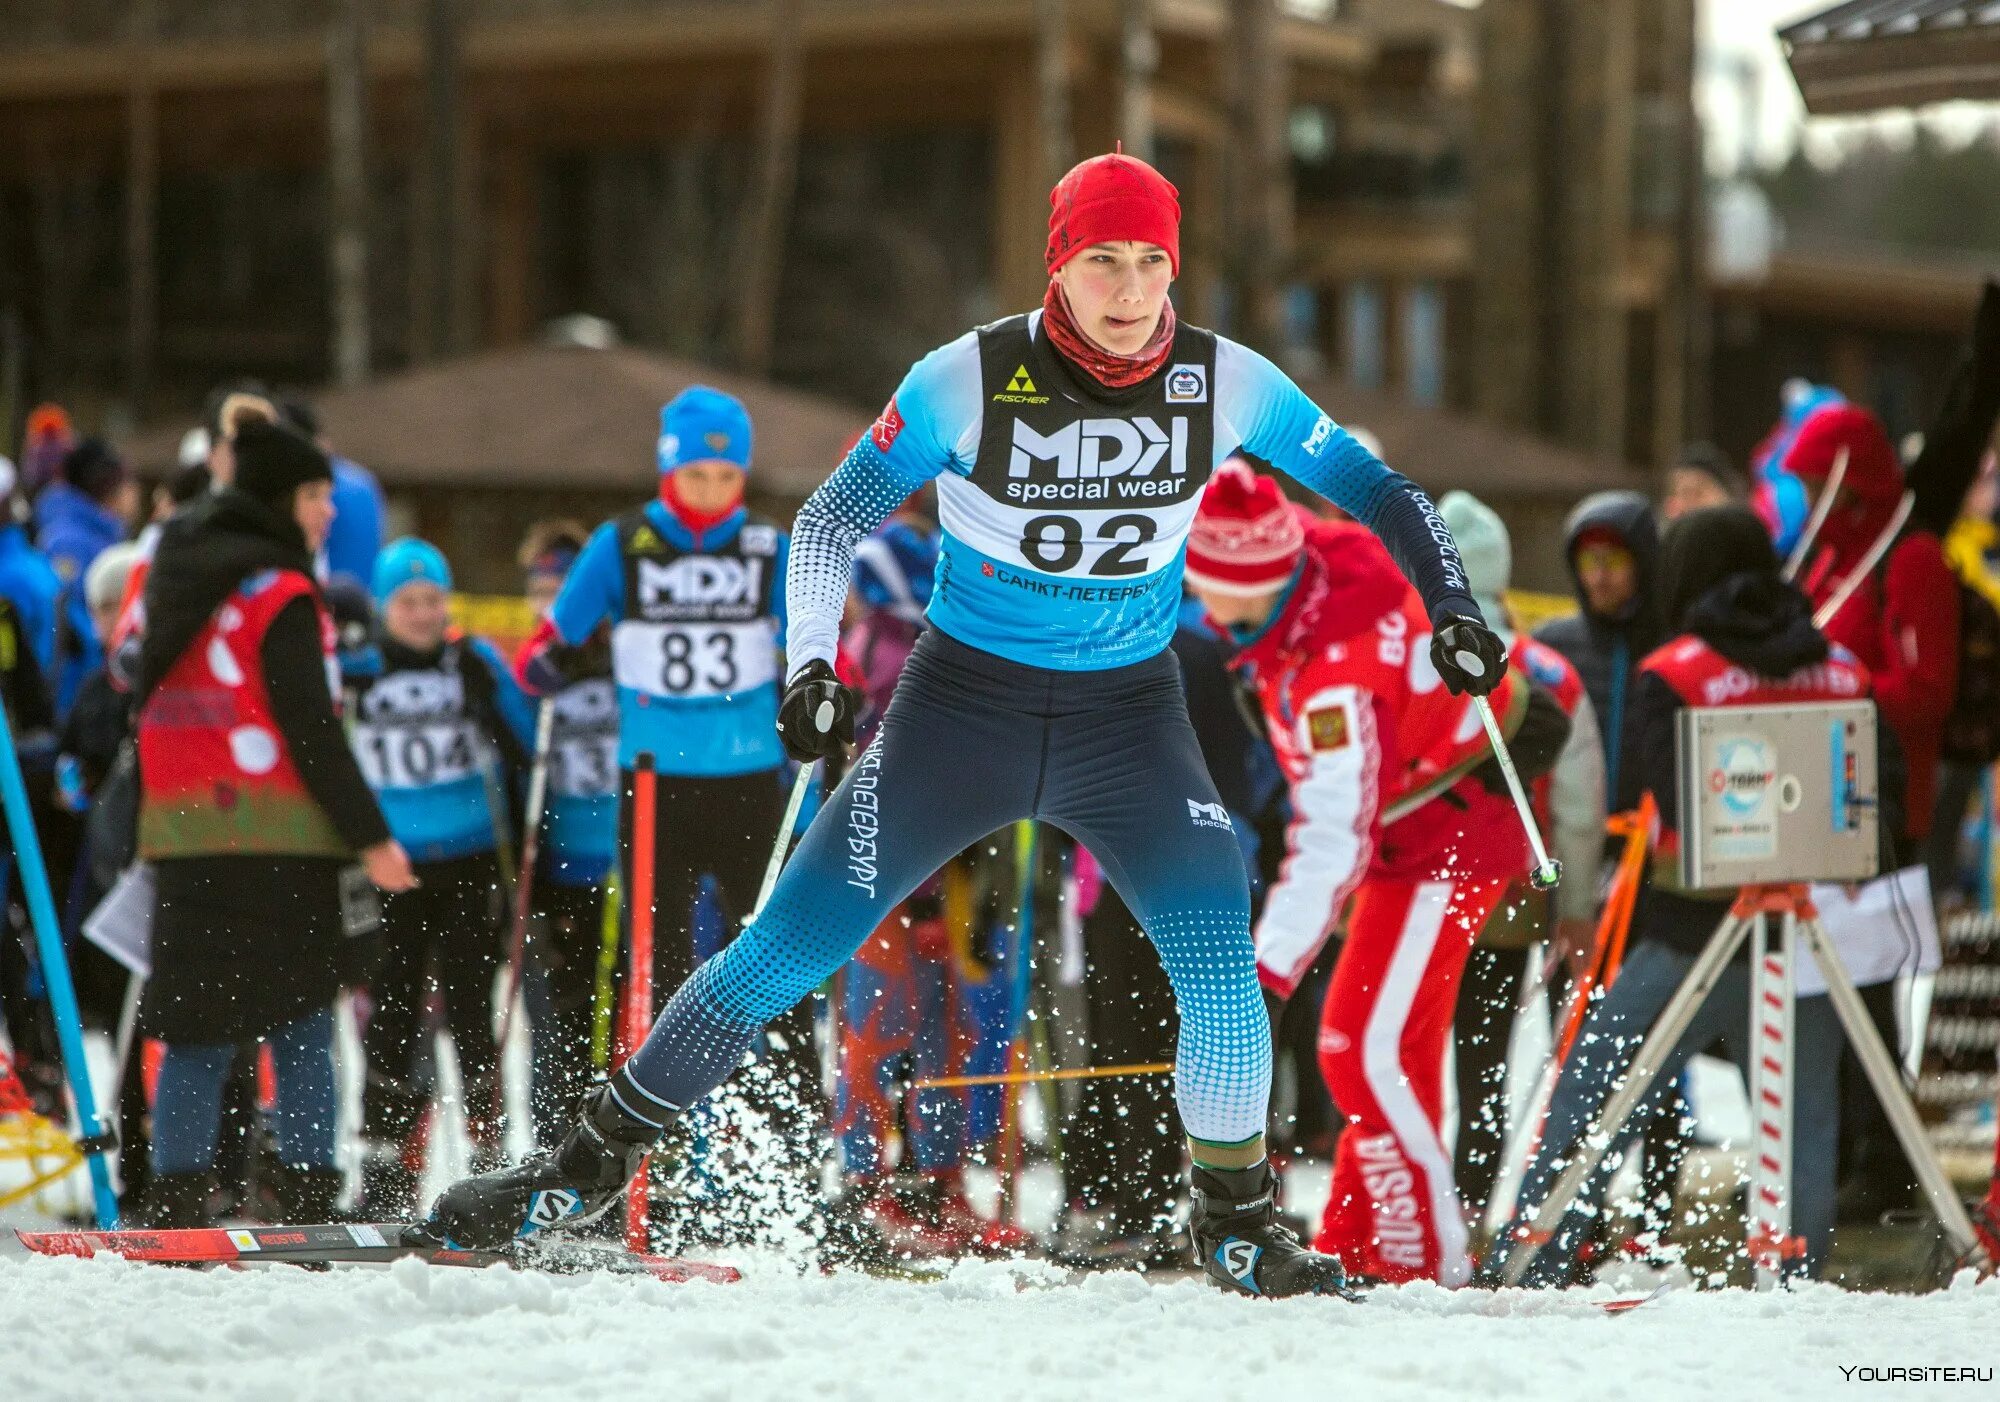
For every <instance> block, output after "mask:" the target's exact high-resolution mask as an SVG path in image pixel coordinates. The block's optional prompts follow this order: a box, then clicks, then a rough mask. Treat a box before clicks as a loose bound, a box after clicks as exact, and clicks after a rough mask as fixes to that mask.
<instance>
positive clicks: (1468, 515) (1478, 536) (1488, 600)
mask: <svg viewBox="0 0 2000 1402" xmlns="http://www.w3.org/2000/svg"><path fill="white" fill-rule="evenodd" d="M1437 505H1438V515H1440V516H1442V517H1444V523H1445V525H1446V526H1448V527H1450V528H1451V538H1452V539H1453V540H1455V541H1457V542H1458V554H1459V558H1460V559H1462V560H1464V561H1465V579H1466V583H1467V585H1468V587H1469V592H1470V593H1471V595H1472V599H1473V602H1474V603H1476V604H1478V605H1479V611H1480V612H1481V613H1483V614H1485V615H1486V625H1487V626H1488V627H1489V628H1492V629H1494V630H1495V631H1497V632H1505V631H1506V630H1507V605H1506V601H1505V598H1506V593H1507V586H1508V584H1509V583H1510V582H1511V580H1512V578H1513V574H1514V545H1513V541H1512V540H1511V539H1510V538H1509V537H1508V534H1507V523H1506V522H1505V521H1502V520H1501V519H1500V514H1499V513H1498V512H1496V511H1495V510H1494V509H1493V508H1492V507H1490V506H1488V505H1487V504H1486V503H1485V502H1483V501H1481V500H1480V499H1479V498H1478V497H1475V496H1474V495H1472V493H1470V492H1446V493H1445V494H1444V496H1443V498H1442V499H1440V500H1439V502H1438V504H1437Z"/></svg>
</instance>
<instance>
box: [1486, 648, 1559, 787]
mask: <svg viewBox="0 0 2000 1402" xmlns="http://www.w3.org/2000/svg"><path fill="white" fill-rule="evenodd" d="M1515 681H1516V682H1517V683H1518V682H1519V681H1520V678H1518V677H1517V678H1515ZM1569 730H1570V723H1569V714H1568V713H1567V712H1566V711H1564V710H1563V708H1562V703H1561V702H1560V701H1558V700H1556V698H1555V697H1554V696H1553V695H1551V694H1550V693H1549V692H1548V691H1547V690H1546V689H1544V688H1543V687H1539V686H1536V685H1534V684H1533V683H1532V682H1531V683H1529V685H1528V709H1527V713H1526V714H1525V715H1523V716H1522V717H1521V725H1520V728H1519V729H1518V730H1516V731H1515V732H1514V733H1513V734H1512V735H1510V736H1508V737H1507V757H1508V758H1509V759H1511V760H1513V761H1514V772H1515V773H1516V774H1518V775H1520V777H1521V782H1522V783H1524V784H1525V783H1528V782H1530V781H1531V780H1534V779H1539V778H1541V777H1542V776H1543V775H1544V774H1546V773H1548V772H1549V771H1550V770H1551V769H1554V768H1555V767H1556V761H1557V760H1558V759H1560V758H1562V751H1563V746H1564V745H1566V744H1568V743H1569ZM1472 777H1473V778H1475V779H1477V780H1478V781H1479V782H1480V783H1481V784H1483V785H1485V786H1486V791H1487V792H1488V793H1496V794H1502V795H1504V794H1506V793H1507V776H1506V775H1505V774H1502V773H1501V772H1500V761H1499V760H1497V759H1489V760H1487V761H1486V762H1485V763H1484V764H1482V765H1480V766H1479V767H1478V768H1477V769H1475V770H1473V771H1472Z"/></svg>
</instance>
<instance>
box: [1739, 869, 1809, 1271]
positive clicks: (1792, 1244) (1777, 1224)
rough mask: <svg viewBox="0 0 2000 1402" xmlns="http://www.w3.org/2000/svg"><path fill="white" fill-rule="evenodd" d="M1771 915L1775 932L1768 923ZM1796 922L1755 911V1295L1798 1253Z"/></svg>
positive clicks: (1788, 908)
mask: <svg viewBox="0 0 2000 1402" xmlns="http://www.w3.org/2000/svg"><path fill="white" fill-rule="evenodd" d="M1773 915H1777V916H1778V924H1777V929H1776V931H1775V936H1774V933H1773V931H1772V929H1771V917H1772V916H1773ZM1797 931H1798V916H1797V914H1796V912H1795V910H1794V908H1793V905H1792V903H1789V902H1787V903H1786V904H1785V906H1784V909H1783V911H1782V913H1780V912H1778V911H1774V910H1771V909H1770V908H1769V906H1768V905H1766V906H1765V907H1764V908H1763V909H1760V910H1759V911H1758V912H1757V916H1756V924H1755V926H1754V927H1753V928H1752V931H1751V945H1750V960H1751V962H1750V970H1751V977H1750V1048H1751V1051H1750V1122H1751V1124H1752V1126H1753V1128H1754V1133H1753V1134H1752V1136H1751V1145H1750V1220H1749V1224H1748V1226H1749V1251H1750V1261H1751V1265H1752V1266H1753V1267H1754V1268H1755V1270H1756V1273H1757V1288H1758V1289H1759V1290H1770V1289H1773V1288H1775V1287H1776V1286H1777V1285H1778V1284H1779V1283H1780V1282H1781V1281H1782V1280H1783V1279H1784V1274H1785V1262H1786V1260H1787V1259H1788V1258H1791V1257H1795V1256H1797V1255H1799V1254H1800V1253H1801V1250H1802V1245H1803V1244H1802V1243H1801V1242H1800V1241H1799V1240H1798V1238H1796V1237H1794V1236H1793V1235H1792V1202H1791V1194H1792V1080H1793V1075H1792V1072H1793V1066H1792V1053H1793V1050H1794V1048H1795V1047H1796V1045H1797V1042H1796V1040H1795V1038H1794V1037H1793V1022H1794V1016H1793V1014H1794V1006H1795V1001H1796V1000H1795V997H1794V993H1793V978H1794V972H1795V970H1794V967H1793V960H1794V958H1795V957H1796V956H1797V953H1798V940H1797V938H1796V936H1797Z"/></svg>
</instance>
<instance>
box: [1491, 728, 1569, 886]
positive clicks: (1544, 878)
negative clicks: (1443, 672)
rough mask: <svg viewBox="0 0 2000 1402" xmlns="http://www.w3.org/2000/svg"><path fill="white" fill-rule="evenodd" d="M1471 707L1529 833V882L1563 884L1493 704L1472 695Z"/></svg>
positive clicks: (1559, 864) (1558, 866)
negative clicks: (1531, 865)
mask: <svg viewBox="0 0 2000 1402" xmlns="http://www.w3.org/2000/svg"><path fill="white" fill-rule="evenodd" d="M1472 708H1473V709H1474V710H1475V711H1477V712H1479V723H1480V724H1481V725H1483V726H1485V727H1486V739H1487V741H1488V742H1489V743H1490V744H1491V745H1492V746H1493V757H1494V758H1495V759H1496V760H1498V761H1499V762H1500V772H1501V774H1503V775H1504V776H1506V779H1507V792H1508V793H1510V794H1512V795H1513V796H1514V811H1515V812H1516V813H1518V814H1520V816H1521V827H1522V828H1523V829H1524V830H1525V831H1526V832H1527V834H1528V849H1529V850H1530V851H1531V852H1533V853H1534V857H1535V867H1534V870H1533V871H1530V872H1529V873H1528V884H1529V885H1530V886H1533V887H1534V888H1535V889H1536V890H1537V891H1553V890H1555V888H1556V887H1558V886H1560V885H1562V877H1563V874H1562V863H1561V862H1558V861H1555V860H1553V859H1551V858H1550V856H1549V850H1548V848H1546V847H1544V846H1543V845H1542V830H1541V829H1540V828H1539V827H1537V826H1536V825H1535V814H1534V810H1533V809H1531V808H1529V806H1528V793H1527V790H1525V789H1523V788H1522V787H1521V776H1520V774H1518V773H1517V772H1516V771H1515V769H1514V757H1513V756H1512V755H1510V754H1508V753H1507V740H1506V737H1505V736H1503V735H1501V733H1500V722H1499V721H1497V720H1495V719H1494V718H1493V707H1492V706H1490V705H1488V704H1487V701H1486V698H1485V697H1484V696H1475V697H1473V698H1472Z"/></svg>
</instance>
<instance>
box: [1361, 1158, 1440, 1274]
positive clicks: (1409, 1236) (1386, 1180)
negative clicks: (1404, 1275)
mask: <svg viewBox="0 0 2000 1402" xmlns="http://www.w3.org/2000/svg"><path fill="white" fill-rule="evenodd" d="M1356 1147H1357V1149H1358V1151H1359V1158H1360V1160H1361V1183H1362V1186H1363V1187H1364V1188H1366V1189H1367V1191H1368V1196H1369V1198H1370V1199H1371V1200H1372V1201H1373V1202H1374V1204H1375V1244H1376V1250H1377V1251H1378V1252H1379V1253H1380V1254H1381V1257H1382V1259H1383V1260H1384V1261H1388V1262H1390V1263H1391V1264H1393V1265H1398V1266H1407V1267H1409V1268H1410V1269H1412V1270H1422V1269H1423V1268H1424V1218H1423V1209H1422V1208H1421V1207H1420V1206H1419V1205H1418V1203H1417V1193H1416V1189H1417V1179H1416V1175H1415V1174H1414V1173H1412V1172H1411V1171H1410V1166H1409V1164H1408V1163H1406V1162H1405V1161H1404V1159H1403V1151H1402V1149H1401V1148H1399V1147H1398V1146H1397V1144H1396V1136H1395V1135H1393V1134H1372V1135H1369V1136H1367V1137H1366V1138H1362V1139H1360V1140H1359V1141H1358V1143H1357V1145H1356Z"/></svg>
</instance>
